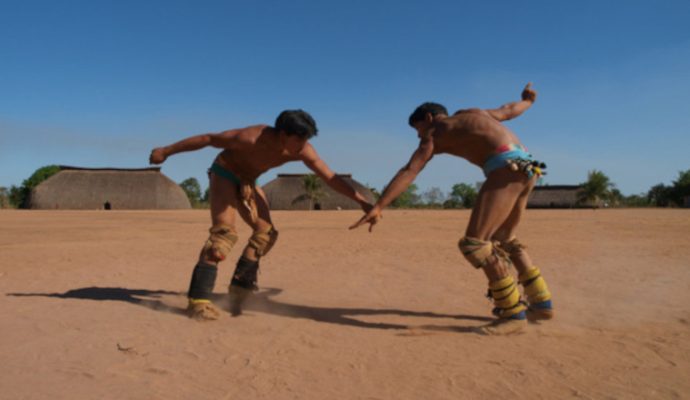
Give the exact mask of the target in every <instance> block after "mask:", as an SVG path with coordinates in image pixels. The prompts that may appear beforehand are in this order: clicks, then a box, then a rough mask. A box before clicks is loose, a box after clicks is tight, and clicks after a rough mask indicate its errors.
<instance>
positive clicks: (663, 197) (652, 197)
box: [647, 183, 672, 207]
mask: <svg viewBox="0 0 690 400" xmlns="http://www.w3.org/2000/svg"><path fill="white" fill-rule="evenodd" d="M671 190H672V188H671V187H669V186H666V185H664V184H663V183H659V184H656V185H654V186H652V187H651V188H649V191H648V192H647V201H648V202H649V204H651V205H653V206H656V207H668V205H669V204H670V203H671Z"/></svg>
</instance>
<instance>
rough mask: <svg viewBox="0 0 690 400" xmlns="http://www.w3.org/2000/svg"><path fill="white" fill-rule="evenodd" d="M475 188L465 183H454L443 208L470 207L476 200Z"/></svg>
mask: <svg viewBox="0 0 690 400" xmlns="http://www.w3.org/2000/svg"><path fill="white" fill-rule="evenodd" d="M477 196H478V193H477V189H476V188H475V187H474V186H472V185H468V184H466V183H456V184H455V185H453V188H452V189H451V191H450V198H449V199H448V201H446V203H444V207H445V208H472V207H474V205H475V203H476V202H477Z"/></svg>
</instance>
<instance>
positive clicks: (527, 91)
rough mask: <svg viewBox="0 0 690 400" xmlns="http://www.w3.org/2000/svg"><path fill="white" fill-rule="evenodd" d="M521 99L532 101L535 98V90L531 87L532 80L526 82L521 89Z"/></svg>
mask: <svg viewBox="0 0 690 400" xmlns="http://www.w3.org/2000/svg"><path fill="white" fill-rule="evenodd" d="M522 100H525V101H531V102H532V103H534V101H535V100H537V92H536V91H535V90H533V89H532V82H530V83H528V84H527V86H525V88H524V89H523V90H522Z"/></svg>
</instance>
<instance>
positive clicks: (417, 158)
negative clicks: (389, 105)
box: [350, 84, 553, 334]
mask: <svg viewBox="0 0 690 400" xmlns="http://www.w3.org/2000/svg"><path fill="white" fill-rule="evenodd" d="M536 97H537V94H536V92H535V91H534V90H532V88H531V84H528V85H527V86H526V87H525V89H524V90H523V92H522V100H521V101H517V102H512V103H508V104H506V105H504V106H502V107H500V108H497V109H491V110H480V109H477V108H473V109H468V110H460V111H458V112H456V113H455V114H453V116H450V117H449V116H448V111H447V110H446V108H445V107H443V106H442V105H440V104H436V103H424V104H422V105H421V106H419V107H418V108H417V109H416V110H415V111H414V112H413V113H412V115H410V119H409V124H410V126H412V127H413V128H414V129H416V130H417V133H418V136H419V138H420V143H419V147H418V148H417V150H416V151H415V152H414V154H413V155H412V158H411V159H410V161H409V162H408V163H407V164H406V165H405V166H404V167H403V168H402V169H401V170H400V171H399V172H398V173H397V174H396V175H395V177H394V178H393V179H392V180H391V182H390V183H389V185H388V186H387V188H386V190H385V191H384V192H383V194H382V195H381V198H379V200H378V202H377V203H376V204H375V205H374V207H373V208H372V209H371V210H370V211H369V212H368V213H366V215H365V216H364V217H362V219H360V220H359V221H358V222H357V223H355V224H354V225H352V226H351V227H350V228H351V229H353V228H356V227H358V226H360V225H362V224H364V223H369V224H370V227H369V230H370V231H371V230H372V228H373V225H374V224H375V223H376V222H377V221H378V220H379V218H380V217H381V211H382V210H383V209H384V208H385V207H386V206H388V205H389V204H390V203H391V202H392V201H393V200H395V198H397V197H398V196H399V195H400V194H402V193H403V192H404V191H405V190H406V189H407V187H408V186H409V185H410V184H411V183H412V182H413V181H414V179H415V177H416V176H417V174H419V172H420V171H421V170H422V169H423V168H424V166H425V165H426V163H428V162H429V160H431V158H432V157H433V156H434V155H435V154H443V153H447V154H452V155H455V156H458V157H462V158H465V159H466V160H468V161H469V162H471V163H472V164H474V165H477V166H478V167H480V168H482V169H483V170H484V174H485V175H486V181H485V182H484V184H483V185H482V187H481V189H480V191H479V196H478V198H477V203H476V206H475V207H474V209H473V210H472V215H471V217H470V222H469V225H468V226H467V231H466V232H465V237H464V238H462V239H461V240H460V242H459V243H458V246H459V247H460V251H461V252H462V254H463V255H464V256H465V258H466V259H467V260H468V261H469V262H470V264H472V265H473V266H474V267H475V268H481V269H482V270H483V271H484V273H485V274H486V277H487V278H488V279H489V292H490V294H491V297H492V298H493V301H494V305H495V308H494V309H493V314H494V315H495V316H496V317H497V318H498V319H497V320H496V321H494V322H493V323H492V324H491V326H489V327H488V330H485V331H486V332H487V333H498V334H501V333H512V332H514V331H517V330H520V329H522V327H524V325H526V318H527V317H529V318H530V319H533V320H538V319H550V318H552V317H553V309H552V306H551V293H550V292H549V290H548V288H547V286H546V283H545V281H544V278H542V277H541V274H540V271H539V269H538V268H537V267H535V266H534V264H532V261H531V259H530V257H529V256H528V254H527V252H526V251H525V246H524V245H522V244H521V243H520V242H519V241H518V239H517V237H516V236H515V232H516V229H517V226H518V224H519V222H520V219H521V217H522V214H523V211H524V210H525V207H526V206H527V198H528V197H529V194H530V192H531V191H532V188H533V187H534V185H535V183H536V180H537V178H538V177H539V176H540V175H542V174H544V172H543V171H542V169H543V168H545V167H546V166H545V165H544V164H543V163H539V162H537V161H535V160H534V159H533V158H532V155H531V154H529V153H527V151H526V149H525V148H524V147H523V146H522V144H521V143H520V140H519V139H518V138H517V136H516V135H515V134H514V133H513V132H511V131H510V130H509V129H508V128H506V127H505V126H504V125H503V124H501V122H502V121H506V120H509V119H513V118H515V117H517V116H519V115H520V114H522V113H523V112H525V111H526V110H527V109H528V108H530V107H531V106H532V104H533V103H534V101H535V99H536ZM510 264H512V265H514V266H515V268H516V269H517V271H518V274H519V276H518V280H519V282H520V283H521V284H522V285H523V287H524V292H525V295H526V297H527V307H526V306H525V304H524V303H523V302H522V301H521V298H520V292H519V291H518V288H517V284H516V283H515V280H514V279H513V276H512V275H511V274H510V271H509V269H508V267H509V266H510Z"/></svg>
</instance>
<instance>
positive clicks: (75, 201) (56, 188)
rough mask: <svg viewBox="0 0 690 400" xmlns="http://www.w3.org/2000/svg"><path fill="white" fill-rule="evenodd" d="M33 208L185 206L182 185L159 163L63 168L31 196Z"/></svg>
mask: <svg viewBox="0 0 690 400" xmlns="http://www.w3.org/2000/svg"><path fill="white" fill-rule="evenodd" d="M29 208H32V209H68V210H95V209H106V210H109V209H113V210H145V209H186V208H190V204H189V199H188V198H187V195H186V194H185V193H184V191H183V190H182V188H180V186H179V185H177V184H176V183H175V182H173V181H172V180H170V179H169V178H168V177H166V176H165V175H163V174H162V173H161V171H160V168H159V167H155V168H140V169H124V168H77V167H68V166H60V171H59V172H58V173H56V174H55V175H53V176H51V177H50V178H48V179H47V180H45V181H44V182H42V183H40V184H39V185H38V186H36V187H35V188H34V189H33V190H32V191H31V195H30V198H29Z"/></svg>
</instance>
